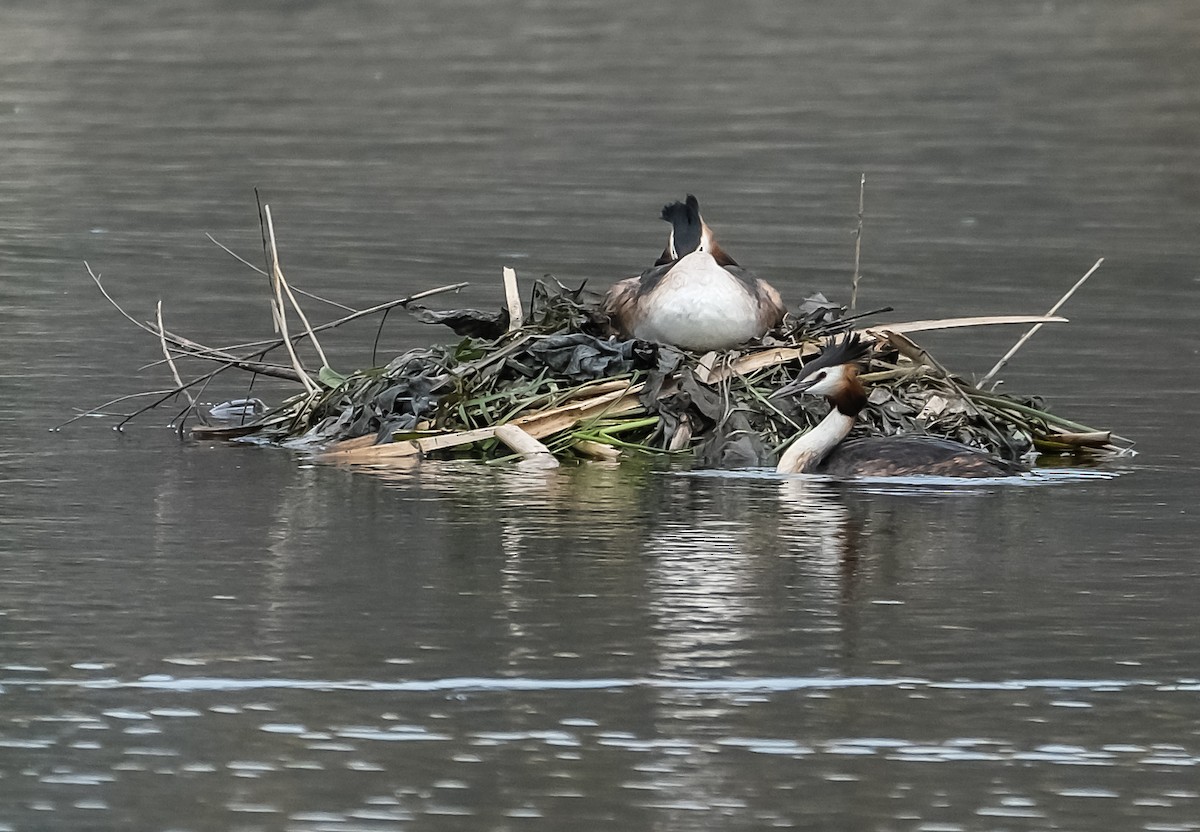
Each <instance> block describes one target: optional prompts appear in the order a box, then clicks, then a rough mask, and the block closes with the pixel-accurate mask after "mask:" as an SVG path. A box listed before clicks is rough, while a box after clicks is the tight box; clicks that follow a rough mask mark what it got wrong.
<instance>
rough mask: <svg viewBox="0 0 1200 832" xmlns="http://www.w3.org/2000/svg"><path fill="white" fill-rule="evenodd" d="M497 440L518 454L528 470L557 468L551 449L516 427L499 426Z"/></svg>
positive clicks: (510, 425)
mask: <svg viewBox="0 0 1200 832" xmlns="http://www.w3.org/2000/svg"><path fill="white" fill-rule="evenodd" d="M496 438H497V439H499V440H500V441H501V442H503V443H504V444H505V445H507V446H508V448H509V449H510V450H512V451H513V452H515V453H517V454H518V455H519V456H520V457H521V459H522V463H521V464H522V465H523V466H525V467H527V468H557V467H558V460H557V459H555V458H554V454H552V453H550V449H549V448H547V447H546V446H545V445H543V444H542V443H541V442H539V441H538V440H537V439H536V438H534V437H532V436H530V435H529V434H528V433H526V432H525V431H523V430H521V428H519V427H518V426H516V425H512V424H509V425H499V426H498V427H497V428H496Z"/></svg>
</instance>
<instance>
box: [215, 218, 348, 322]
mask: <svg viewBox="0 0 1200 832" xmlns="http://www.w3.org/2000/svg"><path fill="white" fill-rule="evenodd" d="M204 236H205V237H207V238H208V239H209V240H211V241H212V242H213V244H214V245H216V246H217V248H219V249H221V250H222V251H224V252H225V253H226V254H228V255H229V256H230V257H232V258H233V259H234V260H237V261H238V262H239V263H242V264H244V265H246V266H249V267H250V268H251V269H253V270H254V271H256V272H258V273H259V274H261V275H262V276H263V277H270V275H268V274H267V273H266V272H264V271H263V270H262V269H260V268H259V267H258V266H256V265H254V264H253V263H251V262H250V261H249V260H247V259H246V258H244V257H242V256H241V255H240V254H238V253H237V252H236V251H234V250H233V249H231V248H230V247H229V246H227V245H225V244H224V243H222V242H221V241H220V240H218V239H217V238H216V237H214V236H213V235H211V234H209V233H207V232H205V234H204ZM292 291H293V292H295V293H296V294H298V295H304V297H306V298H312V299H313V300H316V301H320V302H321V303H327V304H329V305H330V306H336V307H337V308H338V309H342V310H345V311H346V312H357V311H358V310H357V309H355V308H354V307H353V306H347V305H346V304H344V303H338V302H337V301H336V300H330V299H329V298H323V297H321V296H320V295H318V294H315V293H313V292H306V291H304V290H303V289H301V288H300V287H299V286H293V287H292Z"/></svg>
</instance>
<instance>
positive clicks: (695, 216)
mask: <svg viewBox="0 0 1200 832" xmlns="http://www.w3.org/2000/svg"><path fill="white" fill-rule="evenodd" d="M662 218H663V219H664V220H666V221H667V222H669V223H671V230H672V233H671V243H672V246H673V247H674V249H675V257H676V258H677V259H678V258H680V257H683V256H684V255H685V254H691V253H692V252H693V251H695V250H696V249H697V248H699V247H700V235H701V232H702V230H703V227H704V226H703V223H701V221H700V200H698V199H696V197H694V196H692V195H691V194H688V195H687V201H686V202H672V203H670V204H669V205H664V206H663V209H662Z"/></svg>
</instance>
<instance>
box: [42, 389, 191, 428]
mask: <svg viewBox="0 0 1200 832" xmlns="http://www.w3.org/2000/svg"><path fill="white" fill-rule="evenodd" d="M176 392H177V391H176V390H146V391H145V392H142V393H130V394H128V395H126V396H118V397H117V398H115V399H110V400H109V401H106V402H105V403H104V404H100V405H96V406H95V407H92V408H88V409H87V410H81V411H79V412H78V413H76V414H75V415H74V416H72V417H71V418H70V419H68V420H67V421H65V422H63V423H62V424H59V425H55V426H54V427H52V428H50V430H52V431H58V430H62V429H63V428H65V427H66V426H67V425H70V424H73V423H75V422H78V421H79V420H80V419H86V418H87V417H88V416H106V415H108V414H105V413H102V412H101V411H103V410H104V408H106V407H109V406H111V405H114V404H120V403H121V402H127V401H129V400H130V399H140V398H142V397H144V396H162V395H166V396H167V397H168V398H169V397H170V396H173V395H175V393H176ZM162 401H166V399H163V400H162ZM155 406H156V407H157V405H155Z"/></svg>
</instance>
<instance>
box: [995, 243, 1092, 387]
mask: <svg viewBox="0 0 1200 832" xmlns="http://www.w3.org/2000/svg"><path fill="white" fill-rule="evenodd" d="M1103 262H1104V258H1103V257H1101V258H1100V259H1099V260H1097V261H1096V263H1095V264H1094V265H1093V266H1092V267H1091V268H1090V269H1088V270H1087V274H1085V275H1084V276H1083V277H1081V278H1079V280H1077V281H1075V285H1074V286H1072V287H1071V288H1070V289H1068V290H1067V293H1066V294H1065V295H1063V296H1062V297H1061V298H1059V299H1058V303H1056V304H1054V306H1052V307H1050V311H1049V312H1047V313H1046V317H1051V316H1052V315H1054V314H1055V313H1056V312H1058V310H1059V309H1061V308H1062V306H1063V304H1064V303H1066V302H1067V301H1068V300H1070V299H1071V295H1073V294H1075V290H1076V289H1078V288H1079V287H1080V286H1082V285H1083V284H1084V283H1086V282H1087V279H1088V278H1089V277H1091V276H1092V275H1093V274H1094V273H1095V272H1096V269H1098V268H1100V264H1101V263H1103ZM1041 328H1042V325H1041V324H1034V325H1033V326H1031V327H1030V328H1029V331H1028V332H1026V333H1025V334H1024V335H1022V336H1021V337H1020V339H1019V340H1018V341H1017V343H1015V344H1013V346H1012V349H1010V350H1009V351H1008V352H1006V353H1004V357H1003V358H1001V359H1000V360H999V361H997V362H996V366H994V367H992V369H990V370H988V371H987V374H986V375H985V376H984V377H983V378H982V379H980V381H979V386H980V387H983V386H984V385H985V384H987V383H988V382H989V381H991V380H992V379H993V378H994V377H995V375H996V373H998V372H1000V370H1001V369H1003V368H1004V365H1005V364H1007V363H1008V361H1009V359H1010V358H1012V357H1013V356H1014V355H1016V354H1017V350H1019V349H1021V347H1023V346H1025V342H1026V341H1028V340H1029V339H1030V338H1032V337H1033V336H1034V334H1035V333H1036V332H1037V331H1038V330H1039V329H1041Z"/></svg>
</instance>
